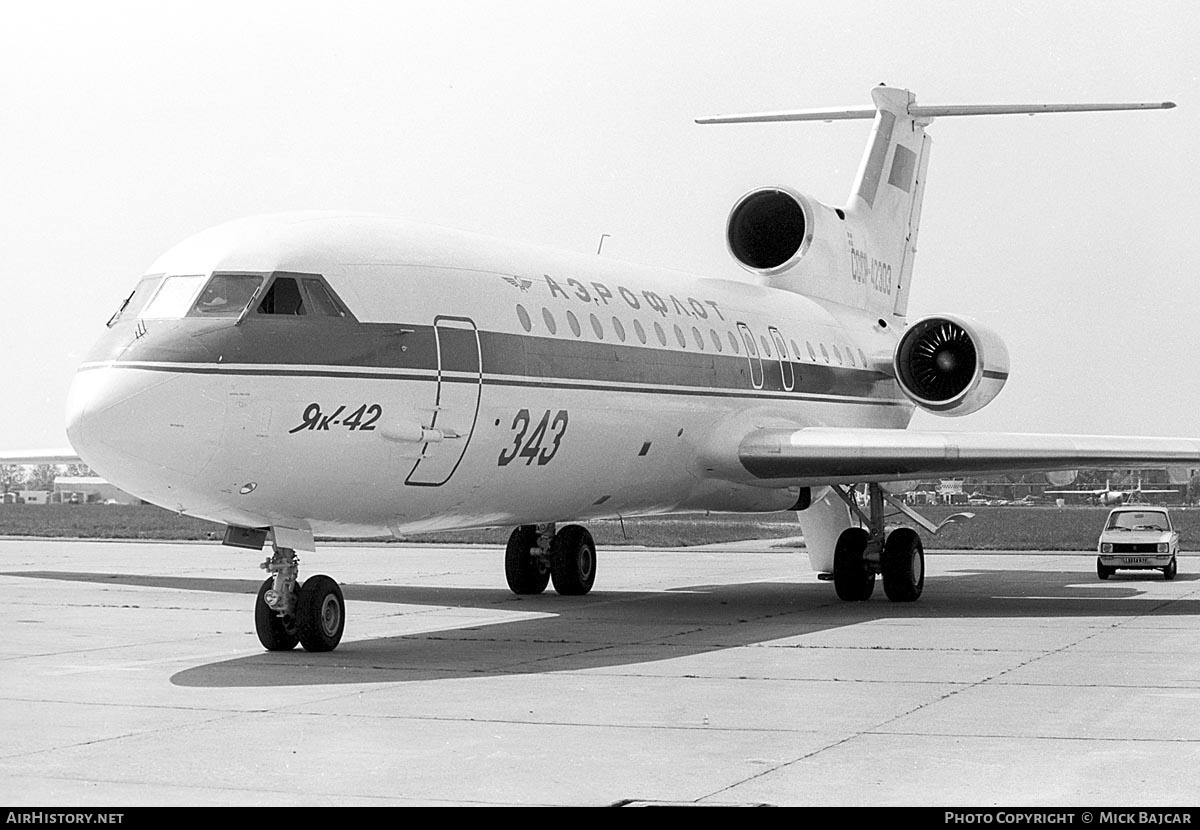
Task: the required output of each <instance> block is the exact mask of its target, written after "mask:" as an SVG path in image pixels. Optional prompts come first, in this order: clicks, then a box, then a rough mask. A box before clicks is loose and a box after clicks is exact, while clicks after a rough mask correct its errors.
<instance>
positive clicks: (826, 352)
mask: <svg viewBox="0 0 1200 830" xmlns="http://www.w3.org/2000/svg"><path fill="white" fill-rule="evenodd" d="M821 357H823V358H825V362H826V363H828V362H829V350H828V349H826V348H825V344H824V343H822V344H821Z"/></svg>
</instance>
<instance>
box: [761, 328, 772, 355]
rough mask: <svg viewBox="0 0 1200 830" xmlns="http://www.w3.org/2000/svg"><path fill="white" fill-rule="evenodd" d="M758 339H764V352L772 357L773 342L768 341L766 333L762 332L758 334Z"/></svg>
mask: <svg viewBox="0 0 1200 830" xmlns="http://www.w3.org/2000/svg"><path fill="white" fill-rule="evenodd" d="M758 339H759V340H761V341H762V348H763V354H765V355H766V356H767V357H770V356H771V344H770V343H768V342H767V338H766V337H765V336H764V335H761V334H760V335H759V336H758Z"/></svg>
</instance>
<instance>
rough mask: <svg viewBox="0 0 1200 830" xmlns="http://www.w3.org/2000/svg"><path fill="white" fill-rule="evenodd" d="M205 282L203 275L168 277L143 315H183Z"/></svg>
mask: <svg viewBox="0 0 1200 830" xmlns="http://www.w3.org/2000/svg"><path fill="white" fill-rule="evenodd" d="M203 282H204V277H203V276H202V275H196V276H187V277H167V278H166V279H165V280H163V282H162V285H161V286H159V288H158V293H157V294H155V295H154V299H153V300H151V301H150V304H149V305H148V306H146V310H145V311H143V312H142V314H141V316H142V317H182V316H183V315H185V314H187V310H188V307H189V306H191V304H192V297H195V296H196V292H197V291H198V290H199V289H200V285H201V284H202V283H203Z"/></svg>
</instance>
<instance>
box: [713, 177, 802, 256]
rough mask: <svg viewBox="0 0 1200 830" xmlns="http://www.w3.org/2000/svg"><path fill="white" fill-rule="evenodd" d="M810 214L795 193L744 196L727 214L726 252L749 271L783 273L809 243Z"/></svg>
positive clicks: (763, 192)
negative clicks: (780, 271)
mask: <svg viewBox="0 0 1200 830" xmlns="http://www.w3.org/2000/svg"><path fill="white" fill-rule="evenodd" d="M812 234H813V211H812V207H811V206H810V205H809V204H808V200H807V199H805V198H804V197H803V196H801V195H800V194H798V193H793V192H791V191H788V190H784V189H782V188H777V187H771V188H764V189H762V190H754V191H751V192H750V193H747V194H746V195H745V196H743V197H742V198H741V199H740V200H739V201H738V203H737V204H736V205H734V206H733V210H732V211H730V213H729V222H728V225H727V227H726V231H725V235H726V241H727V242H728V244H729V252H730V253H731V254H732V255H733V258H734V259H736V260H737V261H738V262H739V263H741V265H742V266H744V267H745V268H748V269H750V270H751V271H758V272H760V273H768V272H772V271H777V270H782V269H783V268H784V267H786V266H788V265H790V264H791V263H792V262H794V261H795V260H797V259H799V258H800V257H801V256H802V255H803V254H804V252H805V251H806V250H807V248H808V245H809V244H810V243H811V242H812Z"/></svg>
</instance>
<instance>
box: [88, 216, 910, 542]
mask: <svg viewBox="0 0 1200 830" xmlns="http://www.w3.org/2000/svg"><path fill="white" fill-rule="evenodd" d="M214 273H224V274H259V275H264V277H266V280H265V281H264V283H263V288H264V289H265V288H266V287H267V286H268V285H270V281H269V278H270V275H278V274H281V273H286V274H289V275H302V276H303V275H319V277H320V278H322V280H323V281H324V283H325V284H326V285H327V286H328V288H329V289H330V290H331V292H332V293H333V294H334V295H336V297H337V298H338V299H339V300H340V302H341V304H342V306H344V309H345V310H346V311H348V312H349V313H348V314H346V315H344V316H321V315H318V314H312V313H307V314H301V315H296V314H288V315H284V314H264V313H259V312H258V311H257V310H256V309H257V308H258V306H257V304H258V302H259V298H260V297H261V294H260V295H256V296H255V299H254V300H253V301H252V302H251V304H250V306H249V307H248V308H247V310H246V311H245V313H244V314H242V315H241V316H240V317H236V316H223V317H212V318H209V317H205V316H204V315H202V314H197V313H195V311H194V309H193V312H191V313H185V312H184V311H179V312H176V313H174V314H172V315H169V316H168V315H164V316H161V317H156V316H154V313H156V312H154V308H155V307H156V306H155V304H154V303H153V302H152V301H153V297H154V292H155V291H158V290H160V289H161V286H162V281H161V280H159V281H156V282H153V283H147V284H146V292H147V296H144V297H139V298H138V300H137V302H138V304H139V305H140V308H139V309H132V310H129V311H127V312H126V313H124V314H121V315H118V317H117V318H116V320H115V322H113V323H112V324H111V325H110V328H109V331H108V332H107V334H106V335H105V336H104V337H103V338H102V339H101V341H100V343H98V344H97V346H96V349H95V350H94V352H93V354H92V355H91V356H89V359H88V360H87V362H86V363H85V364H84V365H83V366H82V367H81V368H80V371H79V373H78V375H77V378H76V380H75V382H74V384H73V386H72V390H71V396H70V403H69V413H68V430H69V433H70V436H71V440H72V443H73V444H74V446H75V448H76V449H77V451H78V452H79V453H80V455H81V457H82V458H83V459H84V460H85V461H87V462H88V464H90V465H91V466H92V467H93V468H94V469H95V470H96V471H97V472H98V473H100V474H101V475H103V476H105V477H106V478H108V479H109V480H110V481H112V482H113V483H114V484H116V485H118V486H119V487H121V488H123V489H125V490H128V491H129V492H131V493H134V494H136V495H138V496H140V497H142V498H144V499H146V500H147V501H150V502H153V503H156V504H159V505H162V506H164V507H167V508H170V509H173V510H179V511H182V512H185V513H188V514H191V515H196V516H201V517H204V518H207V519H211V520H215V521H220V522H225V523H228V524H232V525H238V526H244V527H267V526H279V527H291V528H302V529H304V530H308V531H311V532H313V533H315V534H318V535H324V536H365V535H381V534H392V533H402V532H412V531H416V530H430V529H448V528H454V527H467V526H490V525H520V524H530V523H535V522H550V521H565V520H568V519H573V520H582V519H587V518H592V517H603V516H610V517H611V516H617V515H622V516H628V515H637V514H648V513H662V512H670V511H679V510H745V511H759V510H778V509H787V508H788V507H790V506H792V505H793V504H794V503H795V502H796V497H797V491H796V490H795V489H794V488H792V489H788V488H786V487H777V486H768V485H764V484H763V483H761V482H759V483H755V480H754V478H753V477H752V476H750V475H748V474H744V475H743V474H742V473H741V472H739V471H738V470H737V469H736V468H731V467H730V465H729V463H728V458H729V448H730V446H735V447H736V445H737V441H739V440H740V439H741V437H742V434H743V433H744V432H745V431H746V430H747V429H750V428H758V427H762V426H771V425H780V426H796V427H803V426H869V427H888V428H903V427H904V426H906V425H907V423H908V421H909V419H910V417H911V414H912V405H911V404H910V403H909V402H908V400H907V398H905V396H904V395H903V394H902V393H901V392H900V391H899V390H898V388H897V386H896V384H895V381H894V379H893V378H892V377H891V375H890V374H889V373H888V372H887V371H886V370H881V367H883V366H885V365H886V364H887V363H888V362H889V361H890V359H891V355H892V352H893V349H894V346H895V340H896V335H895V333H894V332H893V331H892V330H891V329H888V328H887V327H886V326H881V325H879V323H878V321H876V320H875V319H873V318H871V317H870V316H869V315H867V314H865V313H860V312H855V311H852V310H846V309H839V308H838V307H836V306H832V305H828V304H821V303H818V302H816V301H813V300H811V299H808V298H806V297H804V296H802V295H800V294H797V293H794V292H792V291H784V290H778V289H773V288H768V287H764V286H760V285H754V284H745V283H740V282H732V281H724V280H712V279H705V278H698V277H692V276H688V275H685V274H680V273H676V272H671V271H664V270H656V269H649V268H644V267H640V266H635V265H631V264H628V263H623V262H619V261H615V260H610V259H605V258H602V257H585V256H579V255H573V254H567V253H562V252H556V251H550V250H546V249H540V248H535V247H531V246H530V247H526V246H517V245H512V244H508V243H503V242H499V241H495V240H489V239H484V238H481V237H476V236H471V235H468V234H462V233H457V232H453V231H448V230H444V229H440V228H432V227H428V226H421V225H414V224H409V223H404V222H400V221H398V220H390V219H384V218H380V217H366V216H334V215H286V216H281V217H267V218H263V219H257V220H246V221H242V222H237V223H231V224H230V225H226V226H222V227H220V228H216V229H213V230H212V231H208V232H206V233H204V234H200V235H199V236H197V237H195V238H193V239H191V240H188V241H187V242H185V243H183V244H181V245H180V246H178V247H177V248H175V249H174V250H172V251H171V252H169V253H168V254H166V255H164V256H163V257H162V258H161V259H160V260H159V261H158V262H157V263H155V265H154V266H152V268H151V269H150V271H149V274H151V275H163V276H164V277H171V276H185V275H200V276H202V277H204V279H199V280H193V281H192V282H190V283H189V282H185V281H177V283H175V284H176V285H179V286H191V285H192V284H193V283H194V285H195V290H196V291H197V292H198V291H199V290H200V286H202V285H203V284H204V282H205V280H206V279H207V278H208V277H209V276H210V275H212V274H214ZM188 290H191V289H190V288H189V289H188ZM192 300H194V296H193V297H187V298H184V300H183V301H182V305H181V304H179V303H176V304H175V305H174V306H173V307H174V308H177V309H186V308H188V307H189V306H188V303H190V302H192ZM148 301H150V302H148ZM148 305H149V306H150V307H151V308H150V312H149V313H148V312H147V306H148ZM168 305H169V304H167V303H160V304H158V305H157V307H166V306H168ZM835 309H836V313H835ZM731 442H732V443H731ZM710 462H711V463H710ZM742 472H744V471H742Z"/></svg>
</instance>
